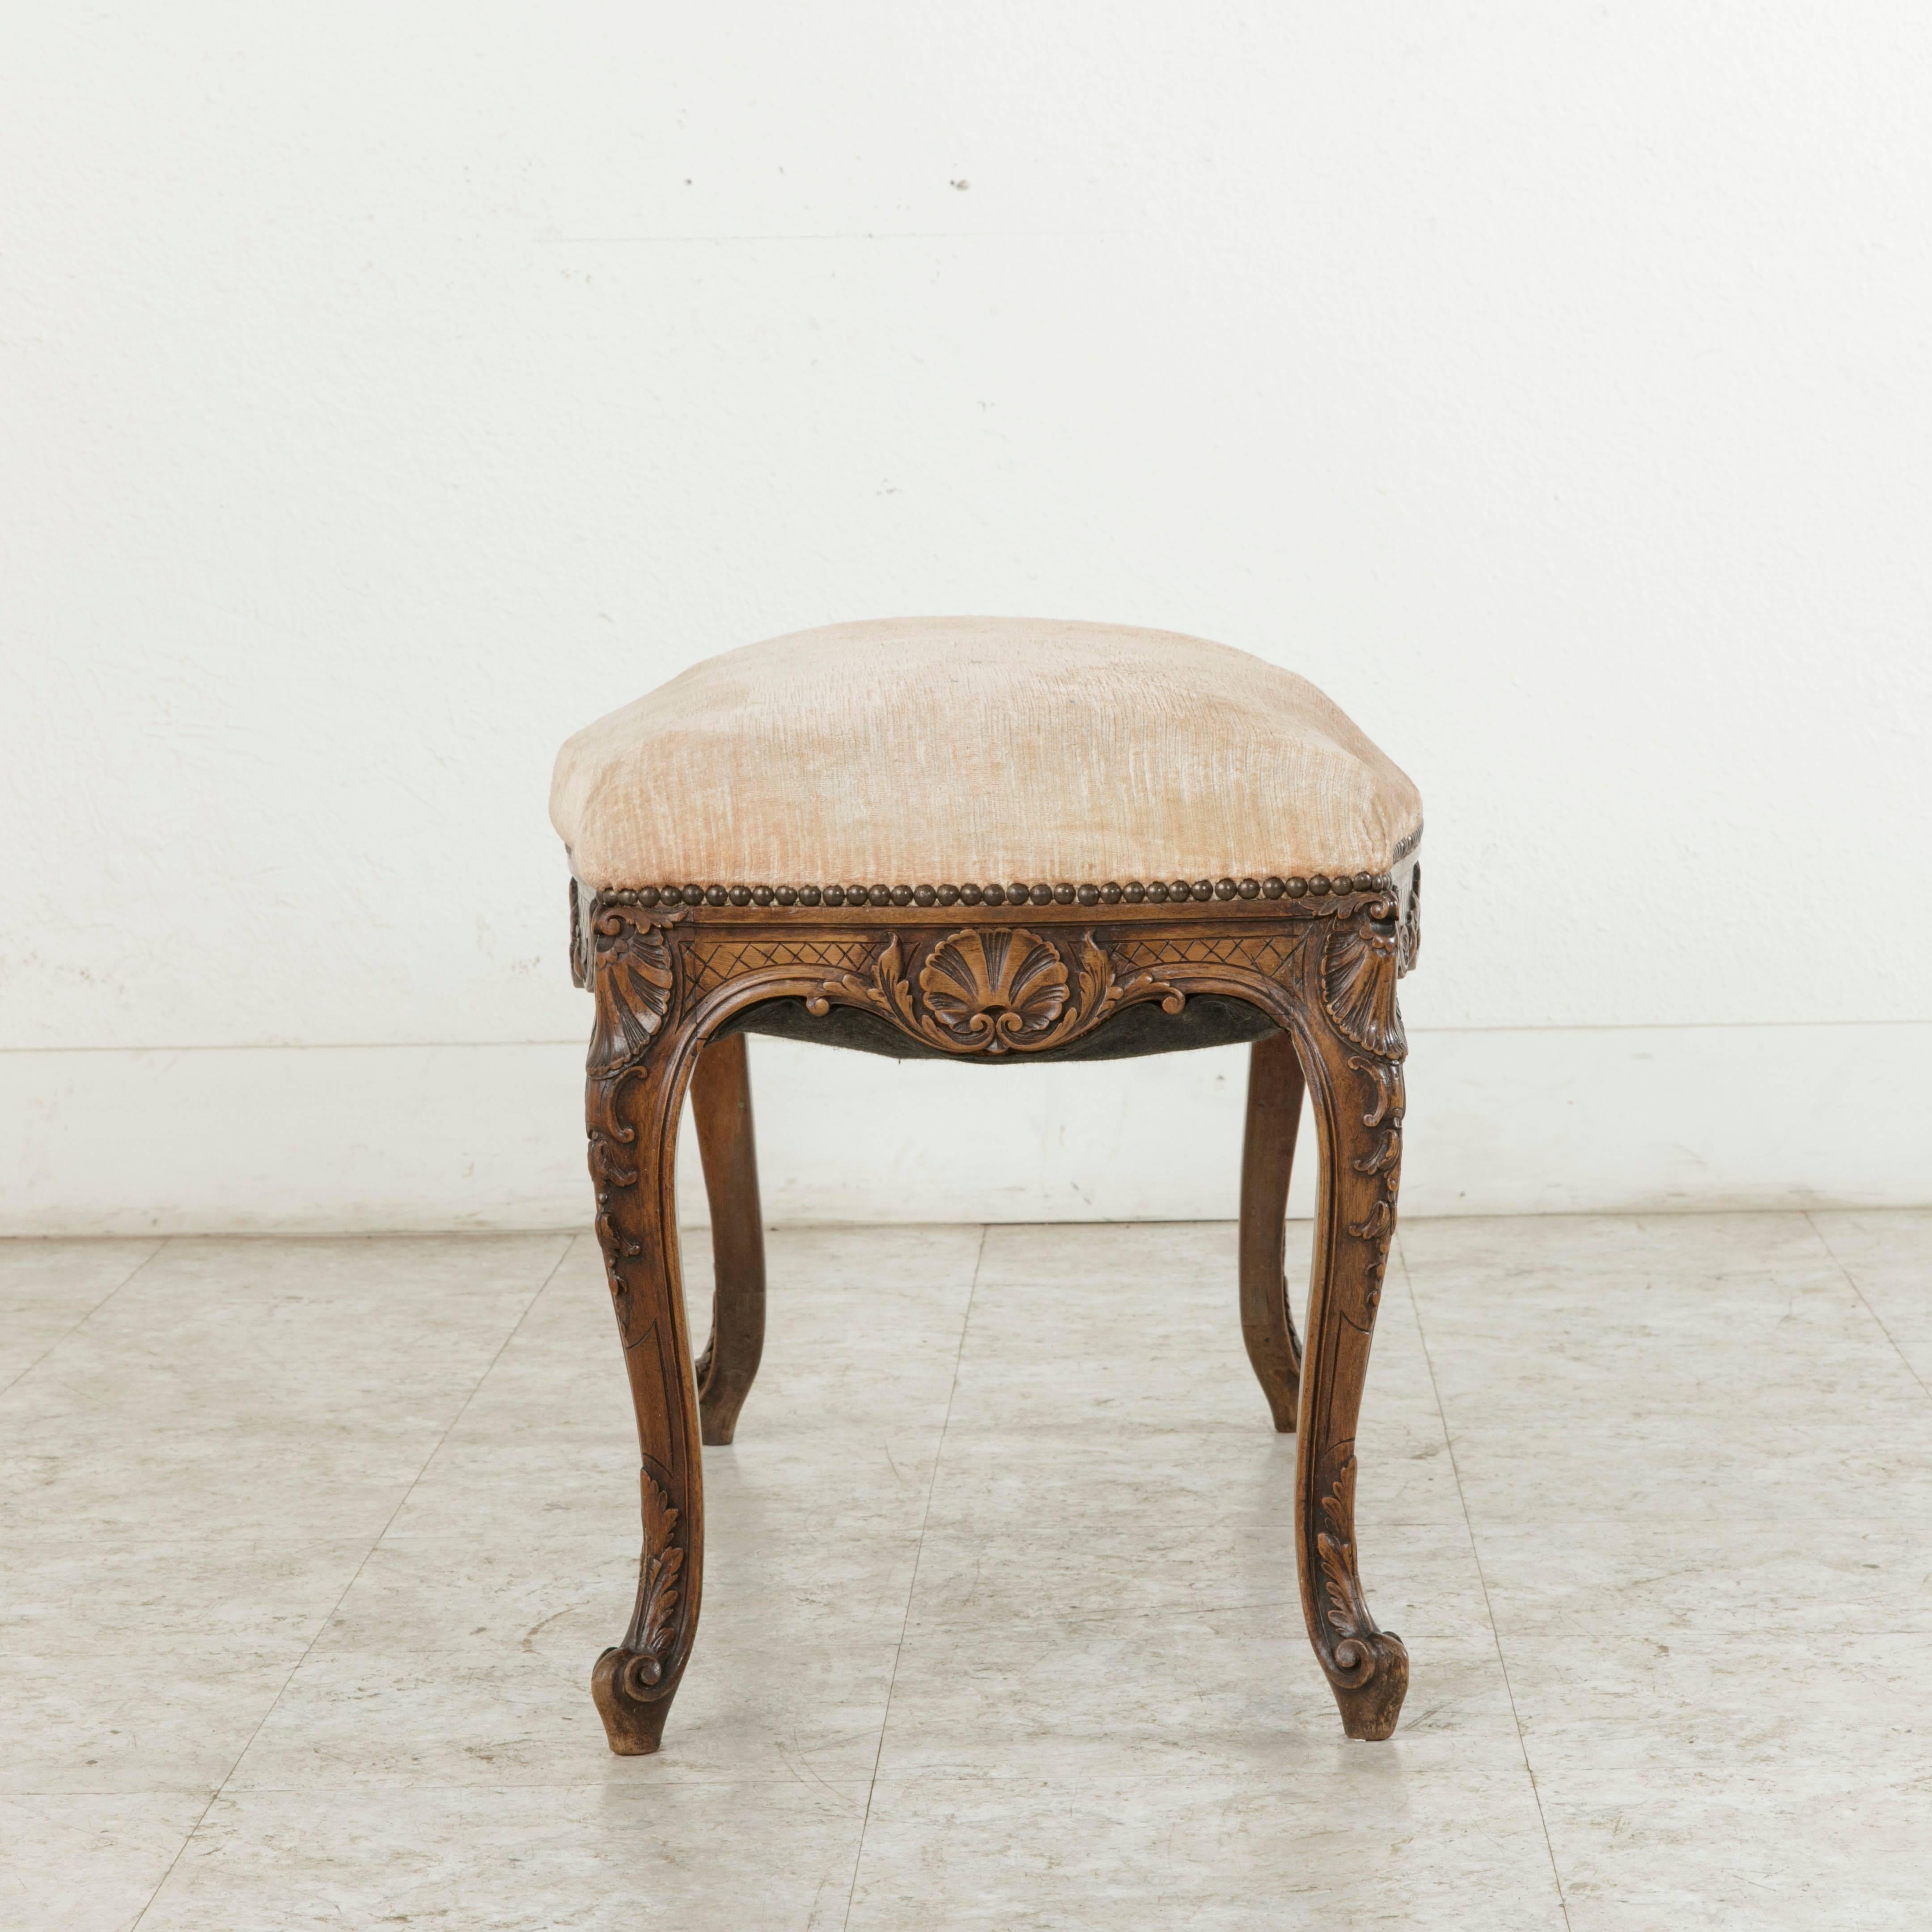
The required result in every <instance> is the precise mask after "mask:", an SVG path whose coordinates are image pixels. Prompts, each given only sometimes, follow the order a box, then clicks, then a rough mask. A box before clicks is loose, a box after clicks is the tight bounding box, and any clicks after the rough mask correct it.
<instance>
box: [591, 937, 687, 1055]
mask: <svg viewBox="0 0 1932 1932" xmlns="http://www.w3.org/2000/svg"><path fill="white" fill-rule="evenodd" d="M664 923H665V921H664V919H663V918H662V917H661V916H657V917H652V916H648V915H645V914H641V913H634V912H632V911H631V910H630V909H629V908H628V907H605V908H604V909H603V910H600V911H599V912H598V913H597V914H596V915H595V917H594V918H592V920H591V922H590V963H591V972H590V984H591V990H592V992H593V993H594V994H595V995H596V1000H597V1022H596V1025H595V1028H593V1029H592V1033H591V1036H590V1056H589V1073H590V1076H591V1078H592V1079H596V1080H607V1079H610V1078H611V1077H612V1076H613V1075H615V1074H618V1073H622V1072H623V1071H624V1070H625V1069H626V1068H627V1067H634V1066H635V1065H636V1064H637V1062H638V1061H640V1060H642V1059H643V1057H644V1055H646V1054H647V1053H648V1052H649V1051H650V1048H651V1043H652V1040H655V1038H656V1037H657V1035H658V1029H659V1028H661V1027H662V1026H663V1025H664V1015H665V1014H666V1013H667V1012H669V1011H670V996H671V989H672V987H673V985H674V984H675V983H676V978H675V975H674V974H673V971H672V968H671V957H670V944H669V942H668V941H667V940H666V938H665V937H664V933H663V932H662V931H661V927H662V926H663V925H664Z"/></svg>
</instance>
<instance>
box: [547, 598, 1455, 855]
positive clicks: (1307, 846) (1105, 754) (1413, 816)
mask: <svg viewBox="0 0 1932 1932" xmlns="http://www.w3.org/2000/svg"><path fill="white" fill-rule="evenodd" d="M1421 819H1422V805H1421V799H1420V798H1419V796H1418V794H1417V792H1416V789H1415V786H1414V785H1412V784H1410V783H1409V780H1408V779H1407V778H1406V777H1404V776H1403V774H1402V772H1400V771H1399V770H1398V769H1397V768H1396V766H1394V764H1393V763H1391V762H1390V760H1388V758H1386V757H1384V756H1383V754H1382V753H1381V752H1380V751H1378V750H1377V749H1376V747H1375V746H1374V745H1372V744H1371V743H1370V742H1369V740H1368V739H1367V738H1366V737H1364V736H1363V734H1362V733H1361V731H1359V730H1357V729H1356V727H1355V725H1354V724H1352V723H1351V722H1350V721H1349V719H1348V718H1346V717H1345V716H1344V715H1343V714H1342V712H1340V710H1338V709H1337V708H1336V706H1334V705H1333V704H1332V703H1330V702H1329V700H1328V699H1327V698H1326V697H1323V696H1322V693H1321V692H1320V691H1317V690H1316V688H1315V687H1314V686H1313V685H1312V684H1310V683H1309V682H1307V680H1306V679H1303V678H1299V677H1297V676H1295V674H1294V673H1292V672H1291V671H1285V670H1277V668H1276V667H1274V665H1272V664H1266V663H1264V662H1263V661H1262V660H1261V659H1260V658H1256V657H1251V656H1250V655H1248V653H1247V652H1245V651H1238V650H1233V649H1229V647H1228V646H1226V645H1225V644H1213V643H1207V642H1205V641H1204V640H1202V639H1201V638H1199V637H1180V636H1177V635H1175V634H1173V633H1172V632H1171V631H1142V630H1129V629H1124V628H1120V627H1118V626H1117V625H1109V624H1079V623H1067V622H1058V621H1055V620H1049V619H1031V618H1020V617H903V618H888V619H882V620H880V621H877V622H871V623H859V624H839V625H832V626H830V627H829V628H826V629H823V630H818V631H801V632H799V633H798V634H796V635H795V636H793V637H775V638H773V639H772V640H769V642H767V643H761V644H750V645H747V646H745V648H744V649H742V650H736V651H727V652H726V653H725V654H724V655H723V656H721V657H715V658H710V659H709V660H707V661H706V662H704V663H702V664H694V665H693V666H692V667H691V669H690V670H687V671H685V672H682V673H680V674H679V676H676V677H674V678H673V679H671V681H670V682H669V683H668V684H666V685H662V686H661V687H660V688H658V689H657V690H655V691H652V692H651V693H650V694H649V695H648V696H647V697H640V698H639V699H638V700H637V702H636V703H634V704H628V705H626V706H625V707H624V708H623V709H622V710H621V711H613V712H611V713H610V715H609V716H608V717H607V718H599V719H598V721H597V722H596V723H595V724H592V725H590V726H589V727H587V728H586V730H582V731H580V732H578V733H577V735H576V736H575V737H574V738H572V739H570V740H569V741H568V742H567V743H566V744H565V745H564V747H563V748H562V751H560V752H559V754H557V760H556V775H555V777H554V778H553V781H552V784H551V787H550V820H551V822H552V823H553V824H554V825H555V826H556V829H557V830H558V831H559V832H560V833H562V836H563V840H564V843H565V844H566V845H567V846H568V847H569V849H570V854H571V865H572V868H573V869H574V871H575V872H576V874H577V877H579V878H580V879H581V880H583V881H584V883H586V884H587V885H590V886H598V887H628V886H646V885H650V886H663V885H665V884H668V883H688V882H694V883H699V884H706V885H708V884H711V883H718V884H722V885H726V886H731V885H738V884H744V885H757V884H769V885H772V886H780V885H794V884H811V883H829V882H832V881H838V882H841V883H865V884H868V885H871V884H883V885H900V884H904V885H919V884H933V885H940V884H947V883H963V882H965V881H968V880H972V881H986V880H1001V881H1003V882H1004V881H1008V880H1027V881H1040V880H1043V881H1047V882H1050V883H1057V882H1059V881H1063V880H1064V881H1067V882H1071V883H1080V882H1082V881H1088V880H1091V881H1092V882H1094V883H1106V882H1107V881H1109V880H1119V881H1121V882H1123V883H1124V882H1125V881H1127V880H1131V879H1142V880H1153V879H1178V878H1186V879H1190V880H1191V879H1196V878H1204V877H1205V878H1220V877H1234V878H1236V879H1240V878H1243V877H1254V878H1262V877H1267V876H1268V875H1269V874H1278V875H1280V876H1281V877H1289V876H1292V875H1294V874H1303V875H1304V876H1306V875H1312V874H1315V873H1317V872H1326V873H1328V874H1331V875H1332V874H1336V873H1338V872H1361V871H1370V872H1380V871H1385V870H1387V869H1388V867H1389V865H1391V863H1392V862H1393V861H1394V859H1395V858H1396V856H1397V847H1398V846H1399V845H1401V844H1403V842H1404V841H1409V840H1411V839H1412V835H1414V834H1415V833H1416V832H1418V830H1419V829H1420V827H1421Z"/></svg>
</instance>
